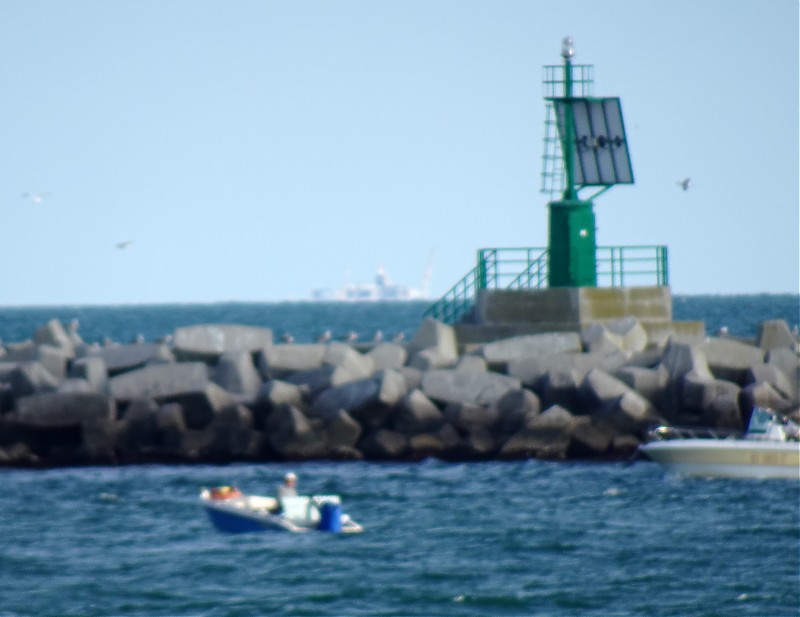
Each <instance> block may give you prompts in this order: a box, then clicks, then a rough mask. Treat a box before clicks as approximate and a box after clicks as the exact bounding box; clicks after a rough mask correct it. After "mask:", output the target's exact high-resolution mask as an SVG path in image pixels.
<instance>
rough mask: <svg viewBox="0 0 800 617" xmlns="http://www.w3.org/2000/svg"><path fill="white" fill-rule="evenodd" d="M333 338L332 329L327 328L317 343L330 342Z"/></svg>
mask: <svg viewBox="0 0 800 617" xmlns="http://www.w3.org/2000/svg"><path fill="white" fill-rule="evenodd" d="M332 338H333V334H331V331H330V330H325V332H323V333H322V334H320V335H319V336H318V337H317V343H330V341H331V339H332Z"/></svg>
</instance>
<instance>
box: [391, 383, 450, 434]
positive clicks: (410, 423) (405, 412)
mask: <svg viewBox="0 0 800 617" xmlns="http://www.w3.org/2000/svg"><path fill="white" fill-rule="evenodd" d="M391 422H392V428H393V429H394V430H396V431H398V432H400V433H403V434H404V435H416V434H418V433H427V432H431V431H436V430H438V429H439V428H441V427H442V426H443V425H444V422H445V419H444V415H443V414H442V412H441V411H439V408H438V407H437V406H436V405H435V404H434V403H433V401H431V400H430V399H429V398H428V397H427V396H425V394H424V393H423V392H421V391H420V390H412V391H411V392H409V393H408V394H406V395H405V396H404V397H403V398H402V399H401V400H400V402H399V403H398V404H397V406H396V408H395V411H394V413H393V414H392V416H391Z"/></svg>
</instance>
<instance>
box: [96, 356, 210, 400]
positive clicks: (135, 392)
mask: <svg viewBox="0 0 800 617" xmlns="http://www.w3.org/2000/svg"><path fill="white" fill-rule="evenodd" d="M209 383H210V382H209V378H208V367H207V366H206V365H205V364H204V363H202V362H181V363H176V364H158V365H150V366H146V367H143V368H140V369H136V370H134V371H131V372H129V373H123V374H121V375H117V376H116V377H112V378H111V379H110V380H109V390H110V392H111V395H112V396H113V397H114V399H116V400H117V401H131V400H133V399H137V398H152V399H153V400H156V401H164V400H166V399H168V398H170V397H173V396H177V395H180V394H183V393H185V392H202V391H203V390H205V388H206V386H207V385H208V384H209Z"/></svg>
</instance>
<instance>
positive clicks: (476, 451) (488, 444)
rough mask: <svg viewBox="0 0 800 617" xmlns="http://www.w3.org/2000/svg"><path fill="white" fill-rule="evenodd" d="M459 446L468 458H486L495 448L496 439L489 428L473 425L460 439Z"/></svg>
mask: <svg viewBox="0 0 800 617" xmlns="http://www.w3.org/2000/svg"><path fill="white" fill-rule="evenodd" d="M460 446H461V449H462V450H463V453H464V456H466V457H468V458H486V457H489V456H491V455H492V454H493V453H494V452H495V451H496V450H497V441H496V440H495V438H494V437H493V436H492V433H491V431H490V430H489V429H487V428H485V427H483V426H475V427H473V428H472V429H471V430H470V431H469V432H468V433H467V435H466V436H465V437H464V438H463V439H462V440H461V444H460Z"/></svg>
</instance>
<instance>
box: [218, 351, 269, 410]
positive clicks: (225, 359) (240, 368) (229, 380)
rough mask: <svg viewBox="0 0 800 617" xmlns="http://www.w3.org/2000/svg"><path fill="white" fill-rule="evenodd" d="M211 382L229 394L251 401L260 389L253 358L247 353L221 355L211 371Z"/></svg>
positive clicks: (232, 352) (236, 352) (233, 352)
mask: <svg viewBox="0 0 800 617" xmlns="http://www.w3.org/2000/svg"><path fill="white" fill-rule="evenodd" d="M211 379H212V381H214V383H216V384H217V385H218V386H220V387H221V388H223V389H224V390H227V391H228V392H230V393H231V394H236V395H239V396H241V397H243V399H244V400H252V399H253V398H254V397H255V396H256V394H258V390H259V388H260V387H261V375H259V373H258V371H257V370H256V367H255V366H254V365H253V356H252V355H251V354H250V353H249V352H247V351H231V352H226V353H224V354H222V355H221V356H220V358H219V360H218V361H217V364H216V366H215V367H214V368H213V369H212V377H211Z"/></svg>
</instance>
